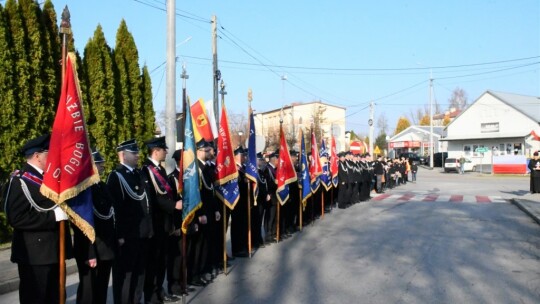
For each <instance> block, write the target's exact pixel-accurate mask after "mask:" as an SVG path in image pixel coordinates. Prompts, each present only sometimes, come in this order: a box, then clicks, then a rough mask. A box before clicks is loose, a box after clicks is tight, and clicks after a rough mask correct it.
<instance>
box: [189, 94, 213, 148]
mask: <svg viewBox="0 0 540 304" xmlns="http://www.w3.org/2000/svg"><path fill="white" fill-rule="evenodd" d="M191 118H192V119H193V124H194V127H193V131H194V133H195V142H198V141H199V140H201V138H204V140H205V141H208V142H211V141H213V140H214V135H213V134H212V128H211V127H210V123H209V121H208V116H207V115H206V109H205V108H204V101H203V100H202V98H201V99H199V100H197V101H196V102H195V103H194V104H192V105H191Z"/></svg>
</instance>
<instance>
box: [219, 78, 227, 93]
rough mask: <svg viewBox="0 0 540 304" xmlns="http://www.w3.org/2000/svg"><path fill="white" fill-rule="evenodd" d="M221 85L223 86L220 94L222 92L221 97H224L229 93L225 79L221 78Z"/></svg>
mask: <svg viewBox="0 0 540 304" xmlns="http://www.w3.org/2000/svg"><path fill="white" fill-rule="evenodd" d="M219 87H220V88H221V90H220V91H219V94H221V98H223V95H227V91H225V87H226V85H225V82H224V81H223V79H221V83H220V84H219Z"/></svg>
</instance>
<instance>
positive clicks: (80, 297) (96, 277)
mask: <svg viewBox="0 0 540 304" xmlns="http://www.w3.org/2000/svg"><path fill="white" fill-rule="evenodd" d="M111 268H112V260H111V261H102V260H99V261H97V266H96V267H95V268H90V266H88V264H87V261H82V260H78V259H77V269H78V270H79V286H78V287H77V304H97V303H107V289H108V288H109V278H110V276H111Z"/></svg>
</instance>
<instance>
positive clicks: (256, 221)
mask: <svg viewBox="0 0 540 304" xmlns="http://www.w3.org/2000/svg"><path fill="white" fill-rule="evenodd" d="M257 167H258V168H257V173H258V175H257V186H258V188H259V193H258V195H257V207H256V208H254V210H255V212H257V213H258V216H256V217H254V218H252V220H251V230H252V232H251V235H252V237H251V242H252V244H253V246H254V247H255V248H263V247H265V245H264V239H263V236H262V223H263V220H264V216H265V210H266V209H267V208H266V206H267V205H268V204H270V194H269V193H268V182H267V181H268V171H267V170H268V169H267V168H266V161H265V160H264V157H263V155H262V153H261V152H259V153H257Z"/></svg>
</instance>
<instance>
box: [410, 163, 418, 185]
mask: <svg viewBox="0 0 540 304" xmlns="http://www.w3.org/2000/svg"><path fill="white" fill-rule="evenodd" d="M416 172H418V165H417V164H416V163H413V164H412V165H411V175H412V182H413V183H416Z"/></svg>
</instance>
